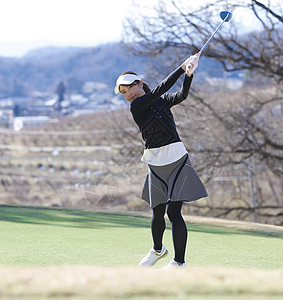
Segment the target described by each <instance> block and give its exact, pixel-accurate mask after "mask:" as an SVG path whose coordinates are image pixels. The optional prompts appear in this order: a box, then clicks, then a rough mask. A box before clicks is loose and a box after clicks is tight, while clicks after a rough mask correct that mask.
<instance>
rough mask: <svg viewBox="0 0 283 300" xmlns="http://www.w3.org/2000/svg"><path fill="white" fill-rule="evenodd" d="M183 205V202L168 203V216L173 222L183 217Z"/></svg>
mask: <svg viewBox="0 0 283 300" xmlns="http://www.w3.org/2000/svg"><path fill="white" fill-rule="evenodd" d="M182 205H183V202H181V201H176V202H169V203H168V207H167V215H168V218H169V220H170V221H171V222H174V220H176V219H179V218H180V217H182V215H181V210H182Z"/></svg>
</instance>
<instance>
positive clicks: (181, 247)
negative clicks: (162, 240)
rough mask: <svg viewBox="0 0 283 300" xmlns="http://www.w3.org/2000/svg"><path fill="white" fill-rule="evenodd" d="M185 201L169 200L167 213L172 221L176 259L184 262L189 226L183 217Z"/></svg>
mask: <svg viewBox="0 0 283 300" xmlns="http://www.w3.org/2000/svg"><path fill="white" fill-rule="evenodd" d="M182 205H183V202H182V201H176V202H169V203H168V207H167V215H168V218H169V220H170V222H171V227H172V236H173V244H174V250H175V258H174V260H175V261H176V262H178V263H181V264H183V263H184V262H185V251H186V244H187V236H188V231H187V226H186V223H185V221H184V219H183V217H182V213H181V209H182Z"/></svg>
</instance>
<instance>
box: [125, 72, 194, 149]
mask: <svg viewBox="0 0 283 300" xmlns="http://www.w3.org/2000/svg"><path fill="white" fill-rule="evenodd" d="M183 73H184V70H183V69H182V68H181V67H179V68H178V69H176V70H175V71H174V72H172V73H171V74H170V75H169V76H168V77H166V78H165V79H164V80H163V81H162V82H161V83H160V84H159V85H158V86H157V87H156V88H155V89H153V90H151V91H150V92H149V93H147V94H145V95H143V96H141V97H138V98H136V99H135V100H134V101H133V102H132V103H131V105H130V111H131V113H132V115H133V118H134V121H135V122H136V124H137V125H138V127H139V129H140V131H141V134H142V138H143V140H144V142H145V148H146V149H150V148H159V147H162V146H166V145H168V144H172V143H175V142H180V141H181V140H180V137H179V135H178V132H177V130H176V125H175V121H174V118H173V114H172V112H171V110H170V109H171V107H172V106H174V105H176V104H179V103H181V102H182V101H183V100H185V99H186V98H187V96H188V93H189V90H190V86H191V82H192V78H193V75H192V76H191V77H188V76H187V75H185V79H184V82H183V85H182V87H181V89H180V90H179V91H178V92H176V93H172V94H168V93H166V92H167V91H168V90H169V89H170V88H171V87H172V86H173V85H174V83H175V82H176V81H177V79H178V78H179V77H180V76H181V75H182V74H183ZM165 93H166V94H165Z"/></svg>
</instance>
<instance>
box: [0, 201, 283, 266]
mask: <svg viewBox="0 0 283 300" xmlns="http://www.w3.org/2000/svg"><path fill="white" fill-rule="evenodd" d="M187 226H188V231H189V239H188V246H187V253H186V261H187V264H188V265H189V266H192V267H229V268H256V269H265V270H272V269H278V268H282V267H283V251H282V249H283V238H282V237H275V236H268V235H266V234H260V233H249V232H247V231H245V232H241V231H238V230H233V229H231V228H230V229H227V228H224V227H216V226H215V227H214V226H208V225H202V224H187ZM164 244H165V245H166V247H167V248H168V250H169V252H170V253H169V255H168V256H167V258H166V259H164V261H161V262H159V263H158V266H157V267H160V266H162V265H164V264H166V263H168V261H169V260H170V259H172V256H173V245H172V238H171V230H170V225H169V224H167V230H166V232H165V236H164ZM151 246H152V241H151V233H150V219H149V218H145V217H137V216H133V215H120V214H112V213H103V212H88V211H81V210H70V209H50V208H34V207H17V206H15V207H13V206H0V266H41V267H42V266H64V265H90V266H108V267H114V266H135V265H137V263H138V262H139V261H140V259H141V258H142V257H143V256H144V255H145V254H146V253H147V252H148V250H149V248H150V247H151Z"/></svg>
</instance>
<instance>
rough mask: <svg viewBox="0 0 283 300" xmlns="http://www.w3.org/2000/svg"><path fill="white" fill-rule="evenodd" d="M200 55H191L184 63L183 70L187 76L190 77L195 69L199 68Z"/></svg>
mask: <svg viewBox="0 0 283 300" xmlns="http://www.w3.org/2000/svg"><path fill="white" fill-rule="evenodd" d="M199 57H200V53H196V54H194V55H191V56H190V57H189V58H187V59H186V60H185V61H184V62H183V63H182V69H183V70H184V71H185V72H186V74H187V75H188V76H189V77H190V76H191V75H192V74H193V72H194V71H195V69H196V68H197V67H198V61H199Z"/></svg>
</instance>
